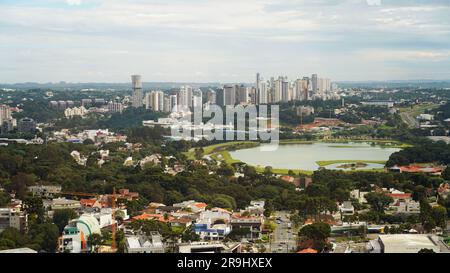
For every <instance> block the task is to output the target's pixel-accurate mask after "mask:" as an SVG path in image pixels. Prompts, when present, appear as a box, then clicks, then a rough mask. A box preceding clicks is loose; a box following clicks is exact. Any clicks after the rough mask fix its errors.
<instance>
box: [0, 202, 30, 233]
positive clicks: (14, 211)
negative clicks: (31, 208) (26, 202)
mask: <svg viewBox="0 0 450 273" xmlns="http://www.w3.org/2000/svg"><path fill="white" fill-rule="evenodd" d="M9 227H12V228H15V229H17V230H19V231H20V232H25V231H27V229H28V215H27V214H26V212H24V211H22V210H21V209H20V208H10V207H8V208H0V233H1V232H2V231H3V230H5V229H6V228H9Z"/></svg>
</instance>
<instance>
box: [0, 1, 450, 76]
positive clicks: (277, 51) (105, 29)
mask: <svg viewBox="0 0 450 273" xmlns="http://www.w3.org/2000/svg"><path fill="white" fill-rule="evenodd" d="M378 2H380V3H378ZM378 4H379V5H378ZM449 11H450V5H449V3H448V1H446V0H445V1H444V0H432V1H419V0H414V1H413V0H411V1H406V0H403V1H392V0H390V1H387V0H384V1H366V0H346V1H344V0H342V1H340V0H323V1H300V0H298V1H284V0H283V1H256V0H250V1H245V2H242V1H234V0H232V1H226V2H224V1H200V2H195V5H194V3H192V2H190V1H179V0H174V1H169V2H168V1H160V0H153V1H138V0H136V1H116V0H110V1H102V0H69V1H64V0H37V1H28V0H18V1H10V0H6V1H2V2H1V3H0V29H2V33H3V35H2V36H1V37H0V41H1V43H2V50H0V58H1V59H2V60H4V61H3V62H2V63H1V64H0V82H2V83H17V82H59V81H66V82H128V81H129V80H128V75H129V74H140V75H146V79H148V81H152V82H174V81H175V82H254V79H253V78H254V76H253V75H254V73H256V72H260V73H261V74H263V75H277V74H278V73H280V72H281V73H284V74H285V75H286V76H288V77H289V78H295V77H297V76H298V75H310V74H312V73H314V72H315V71H320V73H321V74H322V75H326V76H327V77H329V78H332V79H335V80H336V81H367V80H376V81H381V80H417V79H434V80H445V79H450V68H449V66H448V63H449V62H450V46H449V45H450V35H448V34H449V31H450V18H449V16H448V14H449Z"/></svg>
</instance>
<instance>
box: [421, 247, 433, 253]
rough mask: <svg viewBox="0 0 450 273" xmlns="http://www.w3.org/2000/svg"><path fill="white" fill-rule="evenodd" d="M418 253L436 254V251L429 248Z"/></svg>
mask: <svg viewBox="0 0 450 273" xmlns="http://www.w3.org/2000/svg"><path fill="white" fill-rule="evenodd" d="M417 253H436V252H434V250H432V249H429V248H422V249H421V250H419V252H417Z"/></svg>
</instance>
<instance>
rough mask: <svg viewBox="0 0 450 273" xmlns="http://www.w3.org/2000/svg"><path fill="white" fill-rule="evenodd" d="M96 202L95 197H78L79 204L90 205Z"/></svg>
mask: <svg viewBox="0 0 450 273" xmlns="http://www.w3.org/2000/svg"><path fill="white" fill-rule="evenodd" d="M96 202H97V200H96V199H80V204H81V205H82V206H85V207H92V206H94V205H95V203H96Z"/></svg>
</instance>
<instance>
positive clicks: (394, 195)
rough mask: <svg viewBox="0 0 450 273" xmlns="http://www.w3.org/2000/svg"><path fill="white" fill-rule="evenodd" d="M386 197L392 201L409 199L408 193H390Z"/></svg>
mask: <svg viewBox="0 0 450 273" xmlns="http://www.w3.org/2000/svg"><path fill="white" fill-rule="evenodd" d="M388 195H389V196H390V197H392V198H394V199H409V198H411V194H410V193H390V194H388Z"/></svg>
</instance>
